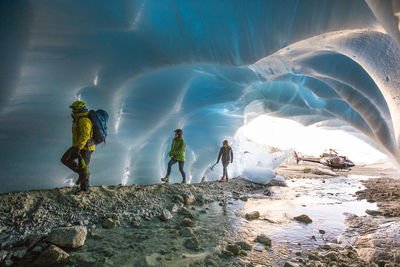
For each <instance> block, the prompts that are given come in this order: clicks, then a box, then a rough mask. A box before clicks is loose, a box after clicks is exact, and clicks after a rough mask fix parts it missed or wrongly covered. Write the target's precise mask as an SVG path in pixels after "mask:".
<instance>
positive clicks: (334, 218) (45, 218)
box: [0, 175, 400, 266]
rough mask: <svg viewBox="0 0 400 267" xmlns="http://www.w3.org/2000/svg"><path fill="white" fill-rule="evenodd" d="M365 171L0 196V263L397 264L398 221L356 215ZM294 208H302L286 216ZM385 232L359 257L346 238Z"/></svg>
mask: <svg viewBox="0 0 400 267" xmlns="http://www.w3.org/2000/svg"><path fill="white" fill-rule="evenodd" d="M366 178H367V177H363V176H357V175H349V176H348V177H343V176H338V177H325V176H324V177H319V178H318V179H303V178H289V179H286V181H285V182H284V183H283V181H279V180H278V181H272V183H271V184H269V185H258V184H253V183H251V182H248V181H246V180H245V179H243V178H237V179H232V180H230V182H229V183H218V182H206V183H201V184H196V185H180V184H173V185H150V186H137V185H134V186H100V187H92V189H91V192H90V193H89V194H87V195H84V196H75V195H74V194H73V193H74V190H75V189H73V188H60V189H54V190H39V191H29V192H18V193H8V194H3V195H1V196H0V198H1V206H0V219H1V221H0V244H1V250H0V262H1V265H2V266H32V265H33V264H36V265H40V266H44V265H54V264H55V265H57V264H58V265H62V266H373V264H377V266H378V265H382V266H385V264H386V265H387V266H398V265H396V264H398V263H399V262H396V261H397V260H398V259H397V258H396V257H398V255H397V256H396V252H395V251H396V246H398V247H397V248H399V247H400V246H399V244H398V241H397V243H396V241H393V240H392V239H393V238H392V237H393V236H396V234H399V233H398V231H399V230H398V229H400V228H399V221H398V220H397V218H392V219H390V220H389V221H388V219H385V218H384V217H379V218H375V217H372V216H370V215H367V214H366V213H365V211H366V210H369V211H374V210H377V208H378V207H377V204H376V203H371V202H367V201H366V200H365V199H362V200H358V199H357V196H356V194H355V193H356V191H359V190H362V189H364V187H363V185H362V182H361V180H363V179H366ZM300 215H305V216H302V217H300V218H299V219H298V220H297V219H294V218H295V217H297V216H300ZM307 220H309V221H307ZM357 220H358V221H357ZM376 220H381V221H379V222H378V221H376ZM355 222H356V223H355ZM366 222H368V223H366ZM374 223H375V224H374ZM387 223H389V225H387V226H386V227H388V228H389V230H388V231H391V233H390V234H389V235H391V236H387V231H386V232H385V231H384V232H382V233H381V234H380V235H377V236H376V237H375V239H373V238H372V239H371V238H370V239H367V241H365V235H366V234H371V233H375V234H376V232H377V231H378V230H379V225H382V224H383V225H385V224H387ZM368 226H371V227H372V226H373V228H371V227H370V228H368ZM60 227H63V228H61V229H60ZM57 229H58V230H57ZM368 229H369V231H370V232H369V233H368ZM371 229H373V230H371ZM371 231H372V232H371ZM385 235H386V237H387V240H391V241H390V242H391V243H390V242H389V243H388V242H386V243H388V244H386V245H387V246H392V247H393V246H394V249H395V250H394V252H393V253H386V254H385V253H383V254H382V253H381V254H379V253H378V254H376V253H377V252H376V251H377V249H373V250H367V251H365V250H362V253H364V254H362V257H360V255H359V252H358V251H357V249H358V247H357V245H355V244H358V245H360V236H363V238H364V239H363V240H364V246H366V247H367V248H368V249H371V246H372V245H370V246H369V247H368V246H367V245H366V244H365V242H367V243H368V242H372V243H373V242H374V241H373V240H377V239H379V238H380V239H382V237H383V236H385ZM361 239H362V238H361ZM371 240H372V241H371ZM383 243H385V242H383ZM380 244H381V245H382V242H381V243H380ZM384 245H385V244H384ZM360 246H362V245H360ZM360 246H359V247H360ZM382 249H383V250H384V251H386V250H388V249H386V248H382V247H380V250H382ZM366 255H370V257H369V258H368V257H367V256H366ZM377 255H378V256H377ZM379 255H381V256H382V255H383V256H382V257H383V258H380V256H379ZM385 257H386V258H385ZM366 259H367V260H369V261H370V262H368V263H367V262H365V261H364V260H366ZM373 262H375V263H373Z"/></svg>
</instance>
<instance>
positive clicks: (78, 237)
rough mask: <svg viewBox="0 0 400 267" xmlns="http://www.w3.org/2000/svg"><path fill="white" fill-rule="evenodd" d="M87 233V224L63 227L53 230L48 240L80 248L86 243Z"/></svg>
mask: <svg viewBox="0 0 400 267" xmlns="http://www.w3.org/2000/svg"><path fill="white" fill-rule="evenodd" d="M86 235H87V229H86V226H72V227H62V228H58V229H55V230H53V231H52V232H51V233H50V235H49V236H48V237H47V240H48V241H49V242H50V243H52V244H54V245H57V246H60V247H65V248H78V247H81V246H83V245H84V244H85V240H86Z"/></svg>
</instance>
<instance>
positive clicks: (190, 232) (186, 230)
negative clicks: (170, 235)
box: [179, 227, 194, 237]
mask: <svg viewBox="0 0 400 267" xmlns="http://www.w3.org/2000/svg"><path fill="white" fill-rule="evenodd" d="M179 234H180V235H181V236H184V237H191V236H194V233H193V230H192V229H191V228H189V227H183V228H182V229H181V230H179Z"/></svg>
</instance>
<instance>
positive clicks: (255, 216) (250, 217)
mask: <svg viewBox="0 0 400 267" xmlns="http://www.w3.org/2000/svg"><path fill="white" fill-rule="evenodd" d="M259 217H260V212H258V211H253V212H250V213H246V219H247V220H254V219H258V218H259Z"/></svg>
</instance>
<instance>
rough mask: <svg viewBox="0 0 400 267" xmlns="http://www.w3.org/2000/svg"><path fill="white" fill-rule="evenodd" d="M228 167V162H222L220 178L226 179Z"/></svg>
mask: <svg viewBox="0 0 400 267" xmlns="http://www.w3.org/2000/svg"><path fill="white" fill-rule="evenodd" d="M228 165H229V161H228V162H222V167H223V173H222V177H225V178H226V179H228Z"/></svg>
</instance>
